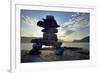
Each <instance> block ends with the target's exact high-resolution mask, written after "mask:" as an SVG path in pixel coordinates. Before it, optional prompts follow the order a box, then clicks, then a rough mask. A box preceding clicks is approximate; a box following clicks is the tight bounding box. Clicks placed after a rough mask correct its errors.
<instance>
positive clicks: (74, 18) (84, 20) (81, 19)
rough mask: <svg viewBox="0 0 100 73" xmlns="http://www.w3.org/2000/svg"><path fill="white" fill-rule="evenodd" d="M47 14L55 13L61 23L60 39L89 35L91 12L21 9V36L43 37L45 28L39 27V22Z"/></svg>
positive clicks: (76, 38)
mask: <svg viewBox="0 0 100 73" xmlns="http://www.w3.org/2000/svg"><path fill="white" fill-rule="evenodd" d="M47 15H53V16H54V18H55V20H56V21H57V23H58V25H60V27H59V28H58V33H57V36H58V38H59V39H62V40H65V41H73V40H78V39H81V38H83V37H86V36H89V26H90V25H89V20H90V14H89V13H84V12H60V11H57V12H56V11H39V10H21V14H20V19H21V22H20V23H21V36H25V37H42V34H43V33H42V32H41V30H42V29H43V28H42V27H38V26H37V22H38V21H41V20H42V19H43V18H46V16H47Z"/></svg>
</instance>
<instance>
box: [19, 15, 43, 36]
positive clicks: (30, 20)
mask: <svg viewBox="0 0 100 73" xmlns="http://www.w3.org/2000/svg"><path fill="white" fill-rule="evenodd" d="M37 22H38V20H37V19H36V18H34V17H29V16H23V15H22V16H21V35H22V36H41V34H42V33H41V29H42V28H40V27H38V26H37Z"/></svg>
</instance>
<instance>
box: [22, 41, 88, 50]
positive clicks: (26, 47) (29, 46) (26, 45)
mask: <svg viewBox="0 0 100 73" xmlns="http://www.w3.org/2000/svg"><path fill="white" fill-rule="evenodd" d="M62 46H65V47H79V48H83V50H89V43H76V42H74V43H63V44H62ZM31 49H32V43H21V50H31Z"/></svg>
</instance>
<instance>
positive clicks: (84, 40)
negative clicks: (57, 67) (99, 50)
mask: <svg viewBox="0 0 100 73" xmlns="http://www.w3.org/2000/svg"><path fill="white" fill-rule="evenodd" d="M37 38H38V39H41V38H42V37H21V43H31V40H32V39H37ZM89 38H90V37H89V36H87V37H84V38H82V39H80V40H74V41H72V42H89ZM58 40H59V41H62V42H68V41H63V40H61V39H58Z"/></svg>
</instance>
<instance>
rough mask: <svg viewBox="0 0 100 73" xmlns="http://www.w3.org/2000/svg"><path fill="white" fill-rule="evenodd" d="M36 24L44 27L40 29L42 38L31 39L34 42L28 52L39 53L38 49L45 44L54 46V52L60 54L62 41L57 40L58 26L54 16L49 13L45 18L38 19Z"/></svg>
mask: <svg viewBox="0 0 100 73" xmlns="http://www.w3.org/2000/svg"><path fill="white" fill-rule="evenodd" d="M37 26H39V27H42V28H44V29H43V30H42V32H43V38H42V39H33V40H32V43H35V44H33V48H32V50H31V51H30V54H35V55H37V54H40V49H41V48H42V45H46V46H54V49H56V51H55V54H56V55H60V56H61V55H62V54H63V51H64V50H63V49H61V45H62V42H59V41H58V38H57V34H56V33H57V32H58V29H57V28H58V27H60V26H59V25H58V24H57V22H56V20H55V19H54V16H51V15H49V16H47V17H46V19H43V20H42V21H38V23H37Z"/></svg>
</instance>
